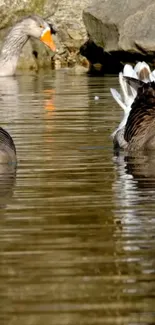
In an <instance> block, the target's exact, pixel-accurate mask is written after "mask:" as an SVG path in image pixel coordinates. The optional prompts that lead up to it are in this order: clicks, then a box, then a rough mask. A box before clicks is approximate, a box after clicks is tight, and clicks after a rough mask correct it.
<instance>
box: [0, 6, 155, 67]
mask: <svg viewBox="0 0 155 325" xmlns="http://www.w3.org/2000/svg"><path fill="white" fill-rule="evenodd" d="M0 9H1V10H0V17H1V19H0V21H1V23H0V43H1V44H2V42H3V39H4V36H5V34H6V33H7V30H8V28H9V27H10V26H11V25H12V24H13V23H15V22H16V21H17V20H18V19H19V18H20V17H22V16H25V15H28V14H31V13H36V14H39V15H41V16H43V17H45V18H46V19H47V21H49V22H50V23H52V24H53V25H54V26H55V28H56V30H57V33H56V35H54V40H55V43H56V45H57V52H56V54H54V53H51V51H50V50H49V49H48V48H46V47H45V46H43V45H42V44H41V43H40V42H39V41H37V40H34V39H31V40H29V41H28V43H27V44H26V46H24V49H23V52H22V54H21V56H20V60H19V63H18V68H19V69H32V70H38V69H40V68H51V69H60V68H64V67H72V68H73V67H80V66H81V67H83V70H80V69H79V70H77V71H78V72H79V73H80V71H81V72H83V71H91V72H101V73H115V72H118V71H120V69H121V68H122V66H123V65H124V63H126V62H133V63H135V62H136V61H140V60H145V61H147V62H149V63H151V64H152V65H154V62H155V61H154V58H155V56H154V51H155V42H154V33H155V19H154V17H155V4H154V0H148V1H147V2H146V1H144V0H135V1H134V2H133V1H130V2H129V1H127V0H119V1H117V2H116V1H115V0H81V1H78V0H74V2H73V1H72V0H55V1H54V0H51V1H50V0H31V1H30V0H21V1H20V4H19V1H17V0H15V1H14V2H13V3H12V1H11V0H6V1H5V3H4V1H2V0H0ZM6 13H7V14H6Z"/></svg>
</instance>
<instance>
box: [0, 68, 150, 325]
mask: <svg viewBox="0 0 155 325" xmlns="http://www.w3.org/2000/svg"><path fill="white" fill-rule="evenodd" d="M116 84H117V78H116V77H115V76H113V77H108V76H105V77H99V78H95V77H90V76H87V75H84V76H76V77H75V76H73V75H69V73H68V72H67V71H60V72H57V71H56V72H53V74H48V73H47V74H44V73H43V74H40V75H38V76H18V77H16V78H15V79H12V80H10V81H9V80H8V82H7V85H6V91H5V87H4V90H3V83H2V84H1V82H0V94H2V93H3V95H2V101H1V102H2V105H0V114H1V121H2V126H4V127H5V128H6V129H7V131H9V133H10V134H11V135H12V137H13V139H14V141H15V144H16V147H17V156H18V169H17V175H16V182H15V184H14V185H13V187H12V189H13V196H12V199H11V201H10V200H8V201H7V204H6V205H5V207H4V209H3V210H2V213H1V220H2V221H3V222H1V227H0V240H1V250H0V262H1V268H0V299H1V305H0V321H1V323H2V324H4V323H7V325H14V324H16V325H18V324H21V323H22V324H23V325H28V324H31V325H36V324H37V325H38V324H39V325H41V324H53V325H57V324H59V325H70V324H75V325H76V324H81V325H84V324H89V325H91V324H94V325H97V324H113V325H114V324H128V325H129V324H143V325H144V324H145V325H146V324H151V323H152V324H153V322H154V317H155V315H154V302H155V300H154V289H155V272H154V270H155V259H154V247H155V238H154V230H155V223H154V212H155V204H154V201H153V199H152V200H151V195H153V196H154V194H153V193H154V188H153V187H152V188H150V189H149V190H148V188H144V186H141V187H140V186H139V183H138V181H139V179H140V177H141V176H139V175H138V172H139V171H140V169H139V168H137V167H134V164H135V161H134V160H131V161H125V159H124V158H122V160H121V159H120V161H118V160H117V161H114V159H113V152H112V142H111V139H110V136H109V135H110V134H111V133H112V131H113V130H114V128H115V126H116V125H117V124H118V121H119V120H120V110H119V108H118V107H117V106H116V105H115V104H114V103H113V100H112V98H111V96H110V92H109V88H110V87H115V86H116ZM143 162H144V161H143ZM138 163H139V164H140V161H138ZM136 164H137V162H136ZM136 164H135V165H136ZM129 165H132V167H131V166H130V167H129ZM144 165H146V166H147V164H146V161H145V164H144V163H143V164H142V166H141V167H143V168H144ZM137 166H138V164H137ZM136 168H137V169H136ZM152 168H153V163H152ZM148 171H149V169H148ZM144 173H146V172H144ZM140 174H141V172H140ZM142 174H143V171H142ZM145 176H146V174H145ZM151 177H152V175H151ZM148 178H149V177H148ZM11 181H12V180H11ZM11 181H10V183H11ZM8 183H9V181H8ZM153 196H152V198H153Z"/></svg>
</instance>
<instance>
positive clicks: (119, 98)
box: [111, 62, 155, 151]
mask: <svg viewBox="0 0 155 325" xmlns="http://www.w3.org/2000/svg"><path fill="white" fill-rule="evenodd" d="M119 83H120V87H121V91H122V95H121V94H120V93H118V92H117V90H116V89H113V88H112V89H111V94H112V96H113V98H114V99H115V100H116V102H117V103H118V104H119V105H120V106H121V107H122V108H123V110H124V116H123V119H122V121H121V123H120V124H119V126H118V127H117V129H116V130H115V131H114V132H113V133H112V138H113V143H114V149H118V150H119V149H125V150H126V149H127V150H130V151H131V150H137V149H138V150H139V149H151V148H153V146H154V149H155V139H154V137H155V132H154V134H153V127H154V126H155V71H152V72H151V70H150V67H149V65H148V64H147V63H146V62H138V63H137V64H136V65H135V67H134V68H133V67H132V66H131V65H129V64H126V65H125V66H124V69H123V72H120V73H119Z"/></svg>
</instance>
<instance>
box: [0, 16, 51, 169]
mask: <svg viewBox="0 0 155 325" xmlns="http://www.w3.org/2000/svg"><path fill="white" fill-rule="evenodd" d="M55 33H56V30H55V29H54V27H53V26H52V24H48V23H47V22H46V21H45V20H44V19H43V18H42V17H40V16H38V15H30V16H26V17H23V18H22V19H21V20H20V21H18V22H17V23H16V24H15V25H14V26H13V27H12V28H11V29H10V31H9V32H8V34H7V36H6V38H5V40H4V43H3V45H2V49H1V53H0V77H8V76H13V75H14V74H15V72H16V67H17V62H18V58H19V56H20V53H21V50H22V48H23V46H24V44H25V43H26V42H27V41H28V39H29V38H30V37H34V38H37V39H39V40H40V41H41V42H42V43H44V44H45V45H46V46H48V47H49V48H50V49H51V50H52V51H53V52H55V51H56V46H55V43H54V41H53V38H52V34H55ZM5 163H13V164H15V165H16V163H17V158H16V147H15V144H14V141H13V139H12V137H11V135H10V134H9V133H8V132H7V131H6V130H4V129H3V128H1V127H0V164H5Z"/></svg>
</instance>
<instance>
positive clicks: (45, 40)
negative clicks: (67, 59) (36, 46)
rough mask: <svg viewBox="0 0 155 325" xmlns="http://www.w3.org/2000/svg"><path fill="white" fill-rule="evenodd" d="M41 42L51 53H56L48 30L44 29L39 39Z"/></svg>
mask: <svg viewBox="0 0 155 325" xmlns="http://www.w3.org/2000/svg"><path fill="white" fill-rule="evenodd" d="M40 40H41V42H43V43H44V44H46V45H47V46H48V47H49V48H50V49H51V50H52V51H53V52H55V51H56V46H55V44H54V41H53V38H52V34H51V31H50V28H45V29H44V30H43V32H42V34H41V37H40Z"/></svg>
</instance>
